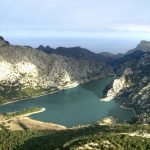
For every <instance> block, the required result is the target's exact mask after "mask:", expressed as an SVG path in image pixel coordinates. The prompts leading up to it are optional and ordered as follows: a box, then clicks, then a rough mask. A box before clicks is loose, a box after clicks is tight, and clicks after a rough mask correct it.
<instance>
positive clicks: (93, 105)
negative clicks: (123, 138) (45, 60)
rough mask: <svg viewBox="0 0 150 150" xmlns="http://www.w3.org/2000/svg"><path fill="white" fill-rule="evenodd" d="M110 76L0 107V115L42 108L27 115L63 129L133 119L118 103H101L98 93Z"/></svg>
mask: <svg viewBox="0 0 150 150" xmlns="http://www.w3.org/2000/svg"><path fill="white" fill-rule="evenodd" d="M113 78H114V77H112V76H109V77H105V78H102V79H98V80H95V81H91V82H89V83H85V84H83V85H79V86H77V87H75V88H71V89H65V90H62V91H59V92H57V93H54V94H50V95H46V96H41V97H38V98H33V99H29V100H24V101H21V102H16V103H12V104H8V105H4V106H0V112H12V111H20V110H23V109H25V108H30V107H44V108H46V111H44V112H42V113H38V114H34V115H31V116H30V117H31V118H33V119H37V120H40V121H44V122H52V123H57V124H61V125H65V126H66V127H72V126H76V125H81V124H87V123H90V122H93V121H97V120H100V119H102V118H104V117H107V116H114V117H115V118H117V119H118V120H119V121H120V122H121V121H123V120H130V119H131V118H133V117H134V113H133V112H132V110H128V109H123V108H120V102H121V101H120V100H112V101H109V102H103V101H101V100H100V98H101V97H102V92H103V90H104V88H105V86H106V85H108V84H109V83H110V82H111V81H112V80H113Z"/></svg>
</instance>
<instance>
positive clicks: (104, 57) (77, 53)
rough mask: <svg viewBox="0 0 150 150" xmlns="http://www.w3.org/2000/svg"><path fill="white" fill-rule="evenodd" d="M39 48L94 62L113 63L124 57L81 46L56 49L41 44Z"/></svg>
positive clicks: (50, 52) (49, 52)
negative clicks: (95, 51)
mask: <svg viewBox="0 0 150 150" xmlns="http://www.w3.org/2000/svg"><path fill="white" fill-rule="evenodd" d="M37 50H41V51H44V52H46V53H48V54H53V53H54V54H58V55H61V56H66V57H72V58H75V59H79V60H89V61H94V62H105V63H111V62H112V61H114V60H116V59H117V58H120V57H122V55H121V54H117V55H115V54H111V53H108V52H102V53H99V54H96V53H94V52H91V51H90V50H88V49H85V48H81V47H70V48H66V47H58V48H56V49H53V48H51V47H50V46H46V47H44V46H43V45H40V46H39V47H38V48H37Z"/></svg>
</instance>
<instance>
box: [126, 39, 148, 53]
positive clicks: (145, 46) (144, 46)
mask: <svg viewBox="0 0 150 150" xmlns="http://www.w3.org/2000/svg"><path fill="white" fill-rule="evenodd" d="M137 50H140V51H143V52H149V51H150V41H146V40H142V41H140V43H139V44H138V45H137V47H136V48H134V49H132V50H129V51H128V52H127V54H130V53H133V52H135V51H137Z"/></svg>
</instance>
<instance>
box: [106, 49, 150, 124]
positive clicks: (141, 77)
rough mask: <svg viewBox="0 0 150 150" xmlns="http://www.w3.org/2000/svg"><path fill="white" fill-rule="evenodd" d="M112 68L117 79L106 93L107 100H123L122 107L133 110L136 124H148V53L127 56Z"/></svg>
mask: <svg viewBox="0 0 150 150" xmlns="http://www.w3.org/2000/svg"><path fill="white" fill-rule="evenodd" d="M113 67H114V70H115V72H116V74H117V79H116V80H115V81H114V82H113V84H112V85H111V86H110V89H109V90H108V91H107V99H108V100H110V99H112V98H114V97H115V98H121V99H123V101H122V105H123V106H125V107H129V108H134V110H135V112H136V114H137V120H136V122H138V123H150V92H149V91H150V52H143V51H135V52H133V53H131V54H127V55H126V56H124V57H123V58H122V59H118V60H117V61H115V62H114V64H113ZM107 99H106V100H107Z"/></svg>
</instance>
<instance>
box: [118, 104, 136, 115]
mask: <svg viewBox="0 0 150 150" xmlns="http://www.w3.org/2000/svg"><path fill="white" fill-rule="evenodd" d="M120 107H121V108H123V109H129V110H132V111H133V113H134V115H135V117H137V114H136V111H135V110H134V108H131V107H125V106H123V105H120Z"/></svg>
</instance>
